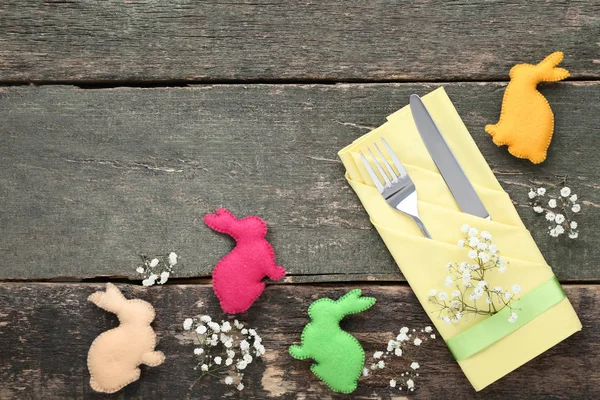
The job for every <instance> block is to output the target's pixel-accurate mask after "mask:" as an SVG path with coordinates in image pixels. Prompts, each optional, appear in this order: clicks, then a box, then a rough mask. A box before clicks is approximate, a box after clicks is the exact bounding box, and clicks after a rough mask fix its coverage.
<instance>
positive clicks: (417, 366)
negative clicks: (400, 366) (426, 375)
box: [410, 361, 419, 370]
mask: <svg viewBox="0 0 600 400" xmlns="http://www.w3.org/2000/svg"><path fill="white" fill-rule="evenodd" d="M410 367H411V368H412V369H414V370H417V369H419V363H418V362H416V361H413V363H412V364H410Z"/></svg>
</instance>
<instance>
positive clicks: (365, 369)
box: [362, 368, 369, 376]
mask: <svg viewBox="0 0 600 400" xmlns="http://www.w3.org/2000/svg"><path fill="white" fill-rule="evenodd" d="M362 374H363V376H369V369H368V368H363V372H362Z"/></svg>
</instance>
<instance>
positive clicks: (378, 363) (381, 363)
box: [377, 360, 385, 369]
mask: <svg viewBox="0 0 600 400" xmlns="http://www.w3.org/2000/svg"><path fill="white" fill-rule="evenodd" d="M377 367H378V368H379V369H384V368H385V362H384V361H383V360H379V361H378V362H377Z"/></svg>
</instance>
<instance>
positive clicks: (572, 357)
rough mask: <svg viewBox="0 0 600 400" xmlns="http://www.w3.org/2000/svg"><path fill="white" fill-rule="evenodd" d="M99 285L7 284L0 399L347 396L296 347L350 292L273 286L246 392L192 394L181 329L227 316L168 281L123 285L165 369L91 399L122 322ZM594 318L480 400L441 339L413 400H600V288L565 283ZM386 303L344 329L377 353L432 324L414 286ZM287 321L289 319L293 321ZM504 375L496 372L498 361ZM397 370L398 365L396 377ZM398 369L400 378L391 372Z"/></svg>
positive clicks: (263, 307)
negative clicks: (91, 352) (140, 309)
mask: <svg viewBox="0 0 600 400" xmlns="http://www.w3.org/2000/svg"><path fill="white" fill-rule="evenodd" d="M101 287H102V285H98V284H0V304H2V311H1V312H0V348H1V349H2V351H1V352H0V361H1V362H0V382H2V385H1V388H0V399H7V400H8V399H14V398H19V399H38V398H44V399H73V398H87V399H93V398H115V399H116V398H126V399H138V398H140V399H142V398H177V399H181V398H186V396H187V395H188V394H189V395H190V396H191V398H194V399H195V398H198V399H206V398H212V399H221V398H225V397H230V396H231V397H234V398H238V397H239V398H248V399H264V398H283V399H296V398H323V399H327V398H332V397H334V398H343V397H342V396H333V395H332V392H330V391H329V389H328V388H327V387H326V386H325V385H323V384H322V383H321V382H320V381H318V380H317V379H316V378H315V377H314V376H313V375H312V374H311V373H310V372H309V362H308V361H304V362H303V361H298V360H294V359H292V358H291V356H290V355H289V354H288V352H287V348H288V346H289V345H290V344H292V343H295V342H298V341H299V337H300V332H301V330H302V328H303V326H304V324H306V323H307V322H308V321H307V315H306V311H307V308H308V306H309V304H310V303H311V302H312V301H313V300H314V299H316V298H318V297H323V296H328V297H332V298H336V297H339V296H340V295H341V294H343V293H345V292H346V291H347V290H349V289H351V288H352V287H349V286H338V287H331V286H311V285H301V286H293V285H291V286H287V285H286V286H281V285H275V286H269V287H268V288H267V290H266V291H265V293H264V295H263V296H262V297H261V298H260V299H259V300H258V302H257V303H256V304H255V305H254V306H253V308H252V309H251V311H250V312H248V313H245V314H243V315H241V316H239V318H240V319H241V320H242V321H244V322H247V323H248V324H249V325H250V326H252V327H255V328H257V330H258V332H259V333H260V334H261V336H262V337H263V343H264V345H265V347H266V348H267V354H266V355H265V358H264V360H263V361H262V362H258V363H256V364H253V365H252V367H253V368H250V369H249V370H248V372H247V375H246V378H245V379H246V381H245V385H246V387H247V388H246V389H245V390H244V391H243V392H241V394H239V393H238V392H237V390H235V389H233V388H231V387H227V386H225V385H223V384H221V383H219V382H218V381H217V380H213V381H211V382H208V381H204V382H202V383H201V384H199V385H198V386H197V387H196V388H195V389H194V390H193V391H192V392H190V391H189V387H190V385H191V383H192V382H193V380H194V379H195V377H196V375H195V372H194V371H193V366H194V363H193V360H194V359H193V354H192V350H193V344H192V343H193V342H192V339H191V338H190V337H187V336H186V335H185V334H184V332H183V331H182V325H181V323H182V321H183V319H184V318H186V317H188V316H193V315H198V314H209V315H211V316H212V317H213V318H219V319H220V318H224V316H223V315H222V314H220V309H219V306H218V302H217V301H216V298H215V296H214V295H213V293H212V289H211V288H210V287H209V286H205V285H181V286H177V285H167V286H165V287H160V288H151V289H149V290H145V289H142V288H140V287H136V286H126V285H121V286H120V287H121V288H122V290H123V292H124V293H125V295H126V296H128V297H132V296H135V297H138V298H141V299H144V300H147V301H150V302H151V303H153V305H154V306H155V308H156V310H157V317H156V320H155V322H154V324H153V326H154V329H155V331H156V332H157V335H158V337H159V344H158V347H157V348H158V349H160V350H162V351H163V352H164V353H165V354H166V356H167V360H166V363H165V364H164V365H162V366H160V367H156V368H144V370H143V373H142V378H141V380H140V381H138V382H136V383H134V384H132V385H130V386H128V387H127V388H125V389H124V390H123V391H122V392H120V393H117V394H115V395H112V396H106V395H98V394H95V393H93V392H92V390H91V388H90V387H89V384H88V379H89V375H88V372H87V366H86V357H87V351H88V349H89V346H90V344H91V342H92V341H93V340H94V338H95V337H96V336H97V335H98V334H100V333H101V332H103V331H105V330H108V329H111V328H112V327H114V326H116V325H117V321H116V318H115V317H114V316H113V315H112V314H109V313H107V312H105V311H103V310H100V309H99V308H97V307H95V306H94V305H92V304H91V303H89V302H87V301H86V298H87V296H88V295H89V294H91V293H92V292H94V291H95V290H97V289H100V288H101ZM565 289H566V292H567V295H568V296H569V299H570V300H571V301H572V302H573V304H574V306H575V309H576V310H578V314H579V316H580V318H581V320H582V323H583V327H584V328H583V331H581V332H579V333H577V334H576V335H574V336H573V337H571V338H569V339H567V340H566V341H564V342H562V343H560V344H559V345H557V346H556V347H554V348H552V349H550V350H549V351H548V352H546V353H544V354H543V355H540V356H539V357H537V358H536V359H534V360H533V361H531V362H529V363H528V364H526V365H525V366H523V367H521V368H519V369H517V370H516V371H514V372H513V373H511V374H509V375H508V376H507V377H505V378H503V379H502V380H500V381H498V382H496V383H494V384H493V385H491V386H490V387H488V388H486V389H485V390H484V391H482V392H480V393H477V394H476V393H475V392H474V390H473V389H472V387H471V386H470V385H469V383H468V381H467V379H466V378H465V377H464V375H463V374H462V372H461V370H460V368H459V367H458V365H457V364H456V363H455V362H454V361H453V358H452V356H451V355H450V353H449V352H448V350H447V348H446V347H445V345H444V343H443V342H442V341H441V340H434V341H430V342H428V343H427V346H424V347H423V348H422V349H421V350H420V353H419V356H418V358H419V361H420V363H421V366H422V368H421V370H420V371H421V376H420V378H421V379H420V381H419V388H418V390H417V391H416V392H415V393H414V396H411V397H414V398H423V399H434V398H439V396H441V394H442V393H443V397H444V398H445V399H461V400H465V399H479V398H481V399H486V400H487V399H506V398H510V399H512V398H524V399H530V398H542V397H549V398H550V397H551V398H553V399H574V398H581V399H591V398H596V397H597V396H596V395H597V393H598V385H600V370H598V368H597V366H598V365H599V364H600V346H599V343H600V327H599V325H598V323H597V321H598V310H599V309H600V289H599V287H598V286H569V285H567V286H565ZM363 293H364V294H365V295H369V296H375V297H376V298H377V304H376V305H375V306H374V307H373V308H372V309H371V310H369V311H367V312H364V313H361V314H358V315H355V316H351V317H348V318H347V319H345V320H344V322H343V326H344V327H345V329H347V330H348V331H350V332H352V333H353V334H355V335H356V337H357V338H358V339H359V340H360V341H361V342H362V344H363V346H364V348H365V350H366V352H367V355H368V356H370V354H372V352H373V351H375V350H378V349H381V348H382V347H383V346H384V344H385V343H387V340H389V338H391V337H392V336H395V335H396V334H397V331H398V330H399V329H400V327H401V326H403V325H408V326H410V327H415V328H417V327H423V326H426V325H427V324H428V318H427V315H426V314H425V313H424V312H423V310H422V308H421V307H420V305H419V304H418V302H417V300H416V298H415V297H414V295H413V294H412V292H411V290H410V288H408V287H406V286H376V285H366V286H363ZM283 316H285V317H283ZM490 368H493V365H490ZM388 371H389V370H388ZM388 373H389V372H388ZM389 379H391V376H387V375H386V374H382V375H381V374H380V375H378V377H369V378H367V379H365V378H361V381H360V383H359V387H358V389H357V390H356V392H355V393H354V395H356V397H357V398H384V399H388V398H392V397H394V396H395V398H399V397H401V396H402V393H401V392H399V391H398V389H392V388H390V387H389V386H388V383H387V382H388V381H389Z"/></svg>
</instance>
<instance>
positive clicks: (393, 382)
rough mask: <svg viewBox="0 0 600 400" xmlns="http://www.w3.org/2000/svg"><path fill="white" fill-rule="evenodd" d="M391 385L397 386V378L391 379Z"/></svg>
mask: <svg viewBox="0 0 600 400" xmlns="http://www.w3.org/2000/svg"><path fill="white" fill-rule="evenodd" d="M390 387H393V388H395V387H396V380H395V379H391V380H390Z"/></svg>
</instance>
